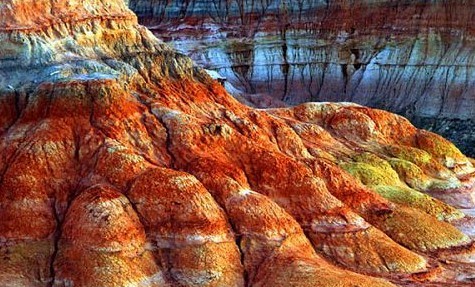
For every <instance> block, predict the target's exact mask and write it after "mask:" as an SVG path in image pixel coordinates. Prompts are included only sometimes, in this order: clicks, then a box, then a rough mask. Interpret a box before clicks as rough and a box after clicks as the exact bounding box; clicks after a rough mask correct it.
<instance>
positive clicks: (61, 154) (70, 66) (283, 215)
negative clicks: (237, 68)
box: [0, 0, 475, 287]
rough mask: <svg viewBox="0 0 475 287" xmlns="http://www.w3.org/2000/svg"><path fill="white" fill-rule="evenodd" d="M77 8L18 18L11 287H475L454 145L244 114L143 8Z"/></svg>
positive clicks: (401, 132)
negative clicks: (167, 41) (148, 20)
mask: <svg viewBox="0 0 475 287" xmlns="http://www.w3.org/2000/svg"><path fill="white" fill-rule="evenodd" d="M74 3H76V2H73V3H71V2H69V5H70V6H67V5H63V4H62V3H58V2H52V1H34V2H24V1H23V2H18V1H13V0H11V1H2V3H1V4H2V5H0V14H1V15H2V23H1V26H0V37H1V38H2V41H1V42H0V51H1V52H0V114H1V117H0V218H1V220H0V266H1V268H0V285H1V286H57V287H60V286H75V287H77V286H84V287H86V286H104V287H108V286H111V287H112V286H322V287H323V286H327V287H328V286H335V287H336V286H339V287H340V286H348V287H349V286H387V287H389V286H394V285H393V284H392V283H390V281H393V282H395V283H401V284H405V285H411V286H424V285H427V286H429V285H430V284H439V285H440V286H443V285H444V284H446V285H450V284H457V286H470V285H471V284H473V282H472V281H473V278H472V277H471V276H473V274H474V270H475V267H474V265H473V261H474V257H475V255H474V254H475V248H474V246H473V242H472V239H471V236H473V235H474V233H475V228H474V226H475V221H474V219H473V217H471V216H469V215H466V214H465V213H464V212H462V211H461V210H460V209H458V208H462V209H464V210H467V211H468V210H470V209H473V208H475V195H474V192H475V187H474V185H475V174H474V172H475V168H474V167H473V163H472V160H471V159H469V158H467V157H465V156H464V155H463V154H462V153H461V152H460V151H459V150H458V149H457V148H455V146H454V145H453V144H451V143H450V142H448V141H447V140H445V139H443V138H441V137H440V136H437V135H435V134H432V133H430V132H427V131H423V130H418V129H416V128H415V127H413V126H412V125H411V124H410V123H409V122H408V121H407V120H405V119H404V118H402V117H400V116H397V115H393V114H390V113H388V112H384V111H381V110H373V109H369V108H366V107H363V106H359V105H355V104H345V103H339V104H337V103H335V104H332V103H308V104H303V105H299V106H296V107H293V108H284V109H271V110H259V109H253V108H250V107H247V106H244V105H242V104H240V103H239V102H238V101H236V100H235V99H234V98H233V97H231V96H230V95H229V94H228V93H227V92H226V91H225V90H224V88H223V87H222V86H221V85H220V84H219V83H217V82H215V81H213V80H212V79H211V78H210V77H209V76H208V75H207V74H206V73H205V72H204V71H203V70H201V69H200V68H198V67H195V66H193V63H192V61H191V60H190V59H189V58H187V57H185V56H183V55H181V54H179V53H177V52H175V51H173V50H172V49H170V48H169V47H168V46H166V45H164V44H163V43H162V42H160V41H159V40H157V39H156V38H154V36H153V35H152V34H151V33H150V32H149V31H148V30H147V29H145V28H144V27H142V26H140V25H138V24H137V20H136V18H135V16H134V14H133V13H132V12H131V11H129V10H128V9H127V7H126V6H125V4H124V3H123V2H121V1H105V0H104V1H82V2H77V5H73V4H74ZM40 8H41V9H43V11H44V13H43V14H40V15H36V14H35V15H36V16H35V17H29V16H28V17H27V15H30V14H31V15H33V14H34V13H33V11H37V9H40ZM467 213H468V212H467ZM363 274H365V275H363ZM369 275H371V276H373V277H370V276H369ZM377 277H380V279H378V278H377ZM381 278H385V279H381Z"/></svg>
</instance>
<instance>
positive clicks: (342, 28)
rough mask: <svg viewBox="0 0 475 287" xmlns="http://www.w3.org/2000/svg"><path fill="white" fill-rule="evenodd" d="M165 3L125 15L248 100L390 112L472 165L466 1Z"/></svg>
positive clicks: (471, 43) (471, 36) (470, 7)
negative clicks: (448, 143)
mask: <svg viewBox="0 0 475 287" xmlns="http://www.w3.org/2000/svg"><path fill="white" fill-rule="evenodd" d="M166 3H167V5H164V4H165V1H164V2H162V4H163V5H162V6H163V7H162V6H161V5H159V4H157V3H155V1H131V2H130V5H131V7H132V8H133V9H134V10H135V11H137V12H138V14H139V16H140V20H141V21H142V22H143V23H144V24H146V25H149V26H150V27H151V28H153V29H154V32H155V33H157V35H159V37H163V38H165V37H168V38H169V39H173V40H174V42H175V43H176V46H177V47H178V48H179V49H181V50H182V51H184V52H185V53H186V54H188V55H190V56H192V57H193V59H194V60H195V61H197V62H198V63H200V64H202V65H206V66H207V67H208V68H210V69H213V70H217V71H218V72H219V73H220V74H221V75H222V76H223V77H225V78H227V79H228V81H229V82H230V83H232V84H233V85H234V86H235V87H237V88H239V89H240V90H243V91H245V92H246V93H251V94H255V93H257V94H260V95H263V94H264V95H271V96H272V97H274V99H275V98H276V99H278V100H282V101H284V102H286V103H288V104H291V105H295V104H299V103H303V102H307V101H309V100H312V101H351V102H356V103H358V104H362V105H365V106H371V107H376V108H380V109H385V110H389V111H391V112H395V113H398V114H402V115H404V116H406V117H408V118H409V119H410V120H411V121H412V122H414V123H416V124H417V126H419V127H424V128H427V129H431V130H434V131H436V132H438V133H440V134H442V135H444V136H446V137H449V138H450V139H451V140H452V141H454V142H455V143H456V144H457V146H459V147H461V148H463V150H464V151H465V152H467V153H468V154H470V155H471V156H475V149H474V148H473V146H474V145H475V130H474V129H473V126H474V124H475V123H474V120H475V114H474V112H473V111H474V110H475V109H474V102H475V97H474V93H473V91H474V90H475V82H474V80H473V75H474V74H475V68H474V67H475V56H474V55H475V53H474V52H473V51H474V49H475V30H474V28H473V25H472V23H473V19H474V18H475V6H474V5H475V3H474V2H473V1H456V0H437V1H389V0H382V1H319V0H317V1H313V0H309V1H282V0H272V1H239V0H236V1H224V0H223V1H210V0H196V1H168V2H166ZM186 3H188V5H185V4H186ZM239 3H242V4H243V7H244V9H239V7H241V6H240V5H239ZM165 6H166V7H165ZM206 7H208V8H206ZM219 7H228V9H225V8H221V9H220V11H222V12H221V14H220V13H217V12H216V11H217V10H216V9H218V8H219ZM152 8H154V9H152ZM185 8H186V9H185ZM183 9H185V12H180V11H182V10H183ZM162 10H163V11H164V12H163V13H160V11H162ZM218 10H219V9H218ZM241 11H242V12H241ZM223 13H224V15H222V14H223ZM218 16H219V17H218ZM179 20H181V21H179ZM156 23H160V24H161V25H160V26H157V25H156ZM187 23H189V24H188V25H187ZM236 26H237V27H238V28H236ZM241 27H244V28H242V29H241ZM237 31H243V33H238V32H237ZM243 37H244V38H245V39H246V40H245V41H243ZM257 98H258V99H259V97H257ZM250 101H251V102H253V103H254V104H255V105H256V106H268V105H275V104H276V103H275V102H274V101H270V100H268V99H267V100H255V99H254V98H251V99H250ZM277 103H278V104H281V103H280V102H277ZM459 129H460V130H463V131H464V132H463V133H461V132H458V130H459Z"/></svg>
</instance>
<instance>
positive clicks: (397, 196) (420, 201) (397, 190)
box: [373, 185, 464, 221]
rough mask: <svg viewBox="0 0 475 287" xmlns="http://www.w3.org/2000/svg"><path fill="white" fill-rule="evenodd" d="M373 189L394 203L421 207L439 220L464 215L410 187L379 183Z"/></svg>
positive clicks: (458, 217) (447, 219) (452, 218)
mask: <svg viewBox="0 0 475 287" xmlns="http://www.w3.org/2000/svg"><path fill="white" fill-rule="evenodd" d="M373 190H374V191H376V192H377V193H379V194H380V195H381V196H382V197H384V198H386V199H388V200H390V201H392V202H394V203H399V204H402V205H406V206H410V207H413V208H416V209H419V210H421V211H423V212H425V213H427V214H430V215H432V216H435V217H436V218H437V219H438V220H445V221H450V220H454V219H460V218H462V217H463V216H464V215H463V213H462V212H460V211H459V210H458V209H456V208H453V207H451V206H450V205H447V204H445V203H444V202H442V201H440V200H437V199H435V198H432V197H430V196H428V195H426V194H423V193H421V192H418V191H416V190H414V189H411V188H408V187H399V186H387V185H379V186H375V187H373Z"/></svg>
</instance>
